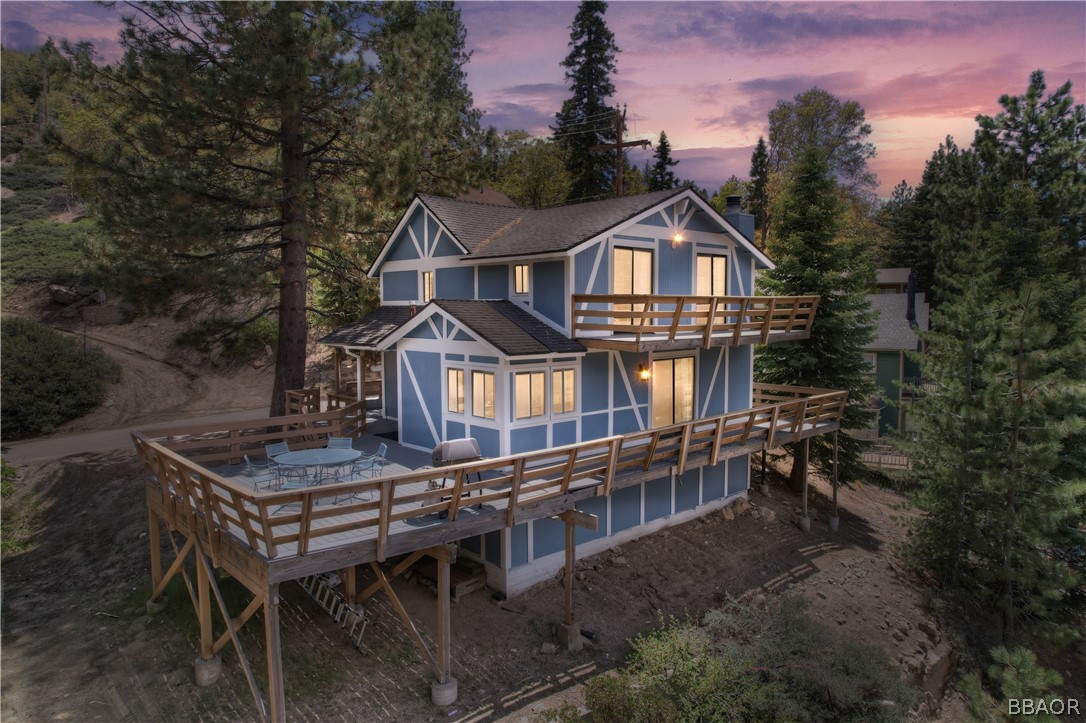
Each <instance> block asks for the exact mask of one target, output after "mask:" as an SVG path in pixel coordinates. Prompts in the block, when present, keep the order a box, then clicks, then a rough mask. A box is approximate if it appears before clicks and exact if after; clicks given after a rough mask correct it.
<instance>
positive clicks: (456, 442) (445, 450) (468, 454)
mask: <svg viewBox="0 0 1086 723" xmlns="http://www.w3.org/2000/svg"><path fill="white" fill-rule="evenodd" d="M482 458H483V453H482V451H481V450H480V449H479V443H478V442H476V441H475V437H464V438H463V439H450V440H449V441H447V442H438V443H437V446H435V447H434V451H433V452H431V453H430V464H431V466H433V467H448V466H449V465H453V464H460V463H462V462H477V461H478V460H480V459H482ZM476 479H477V480H478V479H482V476H481V475H480V474H479V473H478V472H476ZM447 481H448V477H442V478H441V484H440V485H439V484H438V483H437V481H436V480H431V481H430V485H429V488H430V489H432V490H436V489H445V483H446V482H447ZM480 494H482V491H481V490H480ZM447 499H449V498H448V497H442V500H447ZM424 504H425V503H424ZM448 515H449V513H448V512H442V513H440V514H439V515H438V516H439V517H441V518H442V519H444V518H445V517H448Z"/></svg>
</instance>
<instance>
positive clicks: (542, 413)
mask: <svg viewBox="0 0 1086 723" xmlns="http://www.w3.org/2000/svg"><path fill="white" fill-rule="evenodd" d="M547 372H548V369H547V368H543V369H523V370H517V371H515V372H513V421H514V422H523V421H524V420H526V419H546V418H547V417H548V416H549V414H548V413H549V412H550V403H549V402H548V399H547V398H548V396H549V395H548V391H550V380H549V379H547V376H548V375H547ZM535 375H539V377H540V379H541V380H542V384H543V408H542V409H541V410H539V412H536V413H533V411H532V397H533V391H534V389H533V381H534V379H533V377H534V376H535ZM523 376H527V377H528V414H526V415H524V416H520V415H519V414H518V407H519V402H520V396H519V392H520V387H519V385H518V380H519V379H520V378H521V377H523Z"/></svg>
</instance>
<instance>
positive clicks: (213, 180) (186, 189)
mask: <svg viewBox="0 0 1086 723" xmlns="http://www.w3.org/2000/svg"><path fill="white" fill-rule="evenodd" d="M133 9H134V11H135V12H134V13H133V14H132V15H131V16H130V17H128V18H126V19H125V26H124V30H123V32H122V36H121V40H122V43H123V45H124V47H125V49H126V54H125V57H124V60H123V61H122V62H121V63H120V64H119V65H117V66H116V67H109V66H106V67H99V66H96V65H95V64H94V63H92V62H90V60H89V54H85V55H84V56H83V58H82V60H83V62H82V64H81V67H82V70H83V72H84V73H85V75H86V76H87V78H88V81H89V85H88V99H89V101H90V102H92V103H93V104H94V108H95V111H96V112H97V114H98V116H99V118H100V119H103V121H104V122H103V123H102V125H104V126H106V127H108V128H109V133H108V134H107V135H106V136H105V137H104V138H103V137H102V134H89V133H80V132H75V133H72V134H71V135H69V136H66V138H65V140H66V142H67V144H68V150H69V152H70V153H71V155H72V156H73V157H74V159H75V161H76V164H77V181H79V185H80V187H81V190H82V191H83V192H84V195H85V197H87V198H88V199H89V200H90V201H92V204H93V208H94V209H95V211H96V213H97V215H98V216H99V218H100V219H101V221H102V222H103V224H104V225H105V226H106V228H107V229H108V230H109V231H110V234H111V236H112V238H113V239H114V244H113V246H112V247H111V248H109V249H107V250H106V253H105V254H104V259H105V262H106V264H107V268H108V272H109V275H110V278H111V279H113V280H114V281H115V282H116V283H117V284H118V285H121V286H122V290H123V291H125V292H127V295H129V296H130V297H133V298H134V300H136V301H139V302H142V303H143V304H144V305H154V304H156V303H157V304H160V305H161V304H165V303H167V302H168V301H169V300H171V299H174V298H177V297H178V296H182V297H183V298H185V299H187V300H190V301H191V300H211V301H213V302H214V303H215V304H216V306H217V308H218V309H219V310H220V313H223V312H224V310H226V309H232V310H234V311H235V312H236V311H237V309H238V307H239V306H241V305H242V304H243V303H244V302H246V301H249V300H252V301H253V304H254V305H253V306H252V307H250V308H248V309H245V310H243V316H242V318H241V319H240V320H237V319H235V320H232V324H231V325H230V326H228V327H227V328H237V327H239V326H241V325H243V324H244V323H246V322H248V321H252V320H255V319H259V318H262V317H264V316H266V315H273V316H278V345H277V346H278V348H277V356H276V368H275V377H274V387H273V391H272V400H271V410H272V413H273V414H277V413H280V412H282V410H283V408H284V400H283V391H284V390H286V389H291V388H297V387H301V386H302V385H303V383H304V376H305V354H306V342H307V330H308V319H307V313H308V312H307V309H308V307H309V302H310V299H311V294H310V279H309V277H310V276H311V275H312V274H314V272H320V275H321V276H322V277H323V278H324V280H325V281H324V283H325V284H328V283H332V282H333V281H334V280H335V279H338V280H340V281H341V282H342V283H346V284H350V283H353V280H354V279H356V278H357V277H358V275H359V274H360V273H361V272H360V271H359V270H358V267H359V266H360V265H362V264H364V263H365V261H366V259H365V254H366V253H367V252H370V251H372V248H373V238H374V236H376V234H370V235H366V229H367V228H373V227H374V226H375V225H377V224H378V223H382V224H383V223H384V222H385V221H387V218H388V216H389V215H390V210H391V209H395V208H396V207H400V208H402V206H403V205H404V204H405V203H406V201H407V199H409V198H410V196H411V194H412V193H413V192H414V191H415V189H417V188H429V189H431V190H445V191H446V192H455V191H457V190H459V189H460V188H461V187H462V186H463V185H464V184H465V181H466V179H467V176H468V172H469V169H470V164H471V162H472V159H473V157H474V155H475V153H476V150H477V147H478V144H479V140H480V139H479V137H478V117H479V116H478V113H477V112H476V111H474V110H472V108H471V95H470V94H469V93H468V91H467V88H466V85H465V79H464V74H463V68H462V66H463V64H464V63H465V62H466V61H467V53H466V51H465V50H464V30H463V26H462V25H461V23H460V20H459V14H458V12H457V11H456V10H455V9H453V8H452V6H451V5H445V4H433V5H421V4H415V3H390V4H353V3H322V4H302V3H232V2H228V3H213V2H192V3H148V4H137V5H134V6H133ZM367 242H369V243H367ZM352 270H353V271H355V272H356V273H355V274H354V275H351V274H349V273H347V272H348V271H352Z"/></svg>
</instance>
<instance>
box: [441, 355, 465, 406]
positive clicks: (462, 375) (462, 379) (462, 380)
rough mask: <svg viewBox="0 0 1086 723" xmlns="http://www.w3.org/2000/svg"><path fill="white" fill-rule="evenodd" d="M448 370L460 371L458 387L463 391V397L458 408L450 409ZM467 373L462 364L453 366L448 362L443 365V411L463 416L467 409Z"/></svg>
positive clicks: (450, 396)
mask: <svg viewBox="0 0 1086 723" xmlns="http://www.w3.org/2000/svg"><path fill="white" fill-rule="evenodd" d="M450 372H460V387H461V391H462V393H463V398H462V399H461V400H460V409H459V410H456V409H450V406H451V404H452V387H451V383H450V376H451V375H450ZM468 398H469V393H468V374H467V369H465V368H464V367H462V366H454V365H452V364H450V365H449V366H446V367H445V413H446V414H448V415H451V416H454V417H464V416H465V415H466V414H467V411H468Z"/></svg>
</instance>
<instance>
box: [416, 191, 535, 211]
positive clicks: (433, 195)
mask: <svg viewBox="0 0 1086 723" xmlns="http://www.w3.org/2000/svg"><path fill="white" fill-rule="evenodd" d="M417 195H418V196H419V198H436V199H438V200H440V201H453V202H455V203H470V204H472V205H473V206H490V207H491V208H508V209H512V210H514V211H528V210H530V209H526V208H524V207H523V206H509V205H507V204H504V203H488V202H486V201H469V200H468V199H466V198H456V197H454V196H439V195H437V194H436V193H418V194H417Z"/></svg>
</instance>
